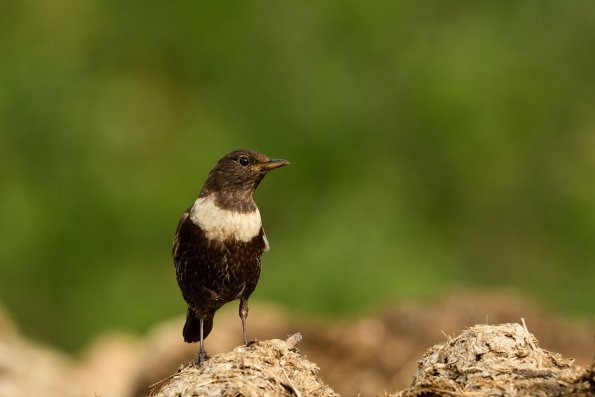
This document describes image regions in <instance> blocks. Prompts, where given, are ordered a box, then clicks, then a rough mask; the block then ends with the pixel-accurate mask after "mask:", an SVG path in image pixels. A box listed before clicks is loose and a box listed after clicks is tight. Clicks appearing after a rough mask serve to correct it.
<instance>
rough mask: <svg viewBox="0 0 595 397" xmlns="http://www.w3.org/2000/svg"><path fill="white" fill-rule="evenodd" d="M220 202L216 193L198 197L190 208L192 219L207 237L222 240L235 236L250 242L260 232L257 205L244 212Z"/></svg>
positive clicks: (260, 224)
mask: <svg viewBox="0 0 595 397" xmlns="http://www.w3.org/2000/svg"><path fill="white" fill-rule="evenodd" d="M218 204H219V203H218V200H217V199H216V197H215V194H210V195H208V196H204V197H199V198H198V199H196V201H195V202H194V205H193V206H192V208H191V209H190V219H191V220H192V222H194V224H195V225H197V226H199V227H200V228H201V229H202V230H203V232H204V233H205V235H206V237H207V238H209V239H212V240H220V241H224V240H226V239H229V238H235V239H236V240H239V241H244V242H248V241H250V240H252V239H253V238H254V237H256V236H257V235H258V234H259V233H260V228H261V227H262V221H261V219H260V211H259V210H258V207H256V205H254V210H252V211H249V212H243V211H234V210H233V208H231V209H228V208H222V207H220V206H219V205H218ZM252 204H253V202H252Z"/></svg>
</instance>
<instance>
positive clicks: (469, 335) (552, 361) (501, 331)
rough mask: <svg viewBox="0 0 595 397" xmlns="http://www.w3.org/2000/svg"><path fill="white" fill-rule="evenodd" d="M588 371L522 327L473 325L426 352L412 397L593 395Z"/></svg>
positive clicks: (405, 396)
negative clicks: (542, 345)
mask: <svg viewBox="0 0 595 397" xmlns="http://www.w3.org/2000/svg"><path fill="white" fill-rule="evenodd" d="M594 393H595V385H594V384H593V373H592V370H591V371H589V370H585V369H582V368H581V367H578V366H575V365H573V360H569V359H565V358H563V357H562V356H561V355H559V354H557V353H552V352H549V351H547V350H543V349H541V348H539V347H538V346H537V339H536V338H535V337H534V336H533V335H532V334H530V333H529V331H528V330H527V327H526V326H525V324H524V321H523V325H521V324H501V325H476V326H474V327H471V328H468V329H466V330H465V331H463V332H462V333H461V334H460V335H459V336H457V337H456V338H452V339H449V340H448V341H446V342H444V343H442V344H439V345H436V346H434V347H432V348H430V349H429V350H428V351H427V352H426V353H425V354H424V356H423V358H422V359H421V360H420V361H419V367H418V370H417V373H416V374H415V376H414V378H413V383H412V386H411V388H409V389H407V390H404V391H402V392H400V393H398V394H397V395H396V396H398V397H412V396H445V395H447V396H448V395H456V396H477V395H489V396H536V397H540V396H564V395H573V396H579V395H583V396H587V395H589V396H591V395H594Z"/></svg>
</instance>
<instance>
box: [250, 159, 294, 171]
mask: <svg viewBox="0 0 595 397" xmlns="http://www.w3.org/2000/svg"><path fill="white" fill-rule="evenodd" d="M286 165H289V161H287V160H283V159H270V160H269V161H268V163H264V164H258V165H257V166H256V167H257V168H258V169H259V170H262V171H265V172H268V171H270V170H274V169H275V168H279V167H283V166H286Z"/></svg>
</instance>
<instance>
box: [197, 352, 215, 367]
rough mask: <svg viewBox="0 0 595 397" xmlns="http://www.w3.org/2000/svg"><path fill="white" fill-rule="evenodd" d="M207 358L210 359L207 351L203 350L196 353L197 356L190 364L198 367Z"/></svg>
mask: <svg viewBox="0 0 595 397" xmlns="http://www.w3.org/2000/svg"><path fill="white" fill-rule="evenodd" d="M209 358H211V356H209V354H208V353H207V351H206V350H204V349H201V350H199V351H198V355H197V356H196V359H195V360H194V361H193V362H192V364H194V365H198V366H199V367H200V366H201V365H202V363H204V362H205V361H207V360H208V359H209Z"/></svg>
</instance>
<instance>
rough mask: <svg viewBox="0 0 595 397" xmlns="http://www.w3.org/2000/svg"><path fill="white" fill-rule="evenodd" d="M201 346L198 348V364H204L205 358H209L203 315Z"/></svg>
mask: <svg viewBox="0 0 595 397" xmlns="http://www.w3.org/2000/svg"><path fill="white" fill-rule="evenodd" d="M199 321H200V348H199V349H198V357H197V358H196V361H197V362H198V365H202V363H204V362H205V360H206V359H207V358H209V356H208V354H207V351H206V350H205V342H204V338H203V324H204V319H203V318H202V317H201V318H200V320H199Z"/></svg>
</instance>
